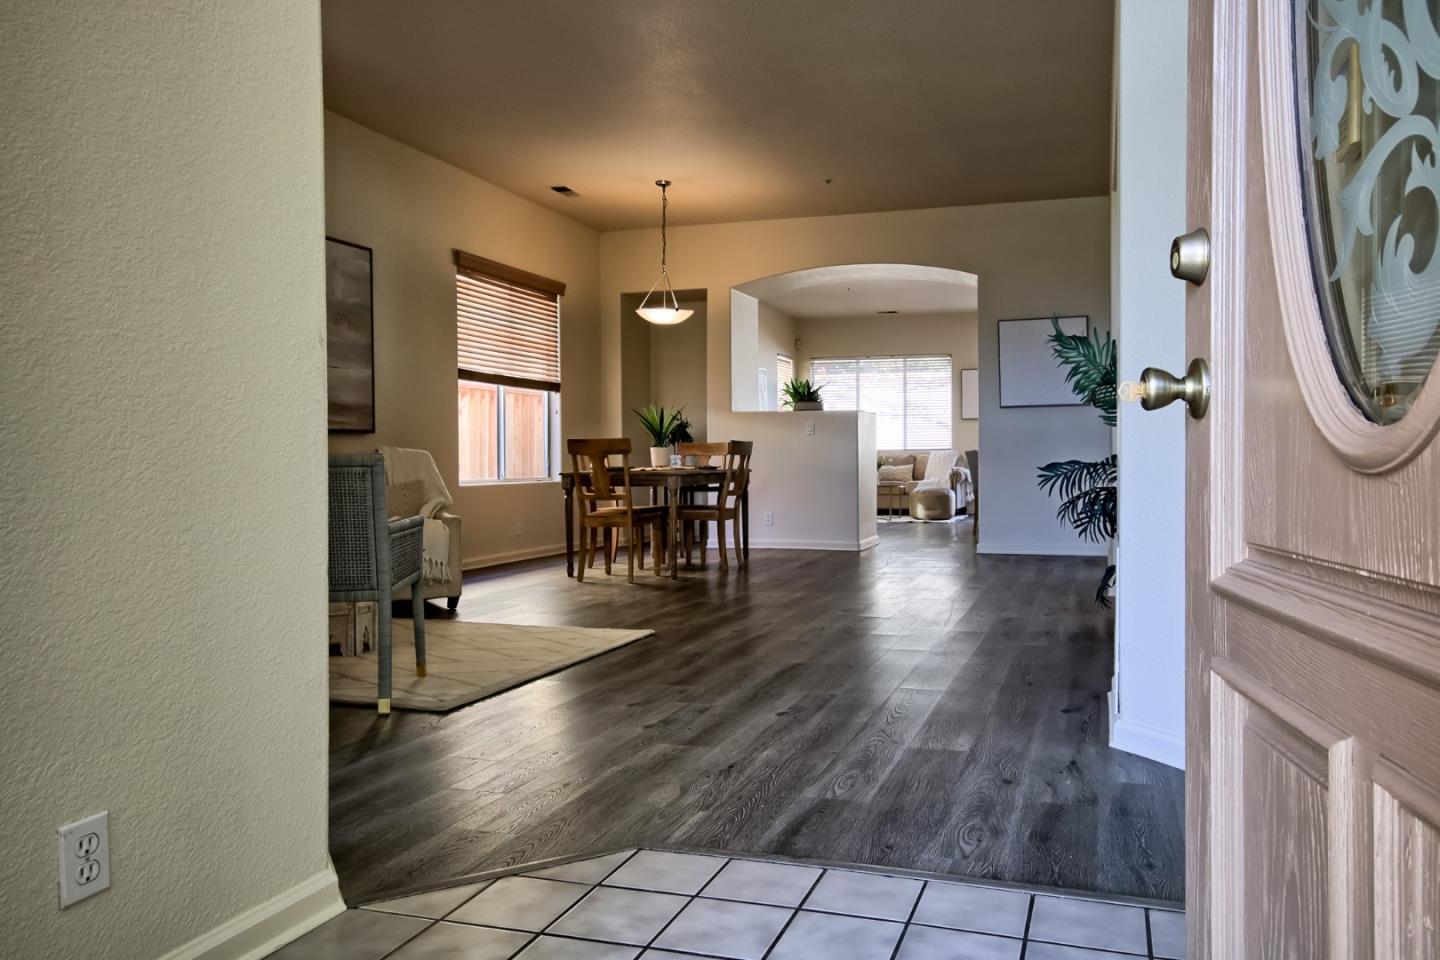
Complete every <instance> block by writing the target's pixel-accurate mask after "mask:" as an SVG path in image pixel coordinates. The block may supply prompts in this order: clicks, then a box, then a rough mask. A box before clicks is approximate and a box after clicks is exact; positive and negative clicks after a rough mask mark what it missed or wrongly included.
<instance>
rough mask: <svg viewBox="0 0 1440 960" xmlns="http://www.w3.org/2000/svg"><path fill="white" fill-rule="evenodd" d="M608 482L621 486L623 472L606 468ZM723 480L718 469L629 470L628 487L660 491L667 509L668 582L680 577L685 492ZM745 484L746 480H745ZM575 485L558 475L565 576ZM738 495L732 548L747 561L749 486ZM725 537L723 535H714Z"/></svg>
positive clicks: (569, 565)
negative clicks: (737, 523)
mask: <svg viewBox="0 0 1440 960" xmlns="http://www.w3.org/2000/svg"><path fill="white" fill-rule="evenodd" d="M610 477H611V482H613V483H615V484H616V485H617V486H618V485H619V484H621V483H623V482H624V468H623V467H618V466H616V467H611V468H610ZM724 480H725V471H724V470H723V469H721V468H720V467H631V468H630V485H631V486H632V487H650V488H651V489H654V490H656V491H661V490H663V491H664V493H665V499H666V501H667V503H668V505H669V507H670V523H669V531H670V544H671V549H670V579H672V580H675V579H678V578H679V576H680V562H679V556H680V551H679V549H678V547H679V543H680V504H681V502H682V501H683V499H684V496H685V494H686V493H687V492H689V493H694V492H701V491H706V490H711V491H713V490H718V488H719V487H720V485H721V484H722V483H723V482H724ZM747 480H748V478H747ZM579 482H580V483H583V484H588V483H589V482H590V477H589V474H582V475H581V476H580V478H579ZM575 483H576V476H575V474H574V472H573V471H569V470H567V471H564V472H562V473H561V474H560V489H561V490H563V491H564V493H565V575H566V576H567V577H573V576H575ZM741 491H742V492H741V494H740V543H738V544H736V545H735V548H736V551H737V552H738V553H739V554H740V556H741V558H742V559H743V560H744V561H745V562H746V563H748V562H749V560H750V484H749V483H748V482H747V483H745V484H744V485H743V486H742V487H741ZM717 535H718V536H722V537H723V536H725V531H724V530H720V531H718V532H717Z"/></svg>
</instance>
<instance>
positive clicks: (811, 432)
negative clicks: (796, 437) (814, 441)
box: [805, 420, 815, 437]
mask: <svg viewBox="0 0 1440 960" xmlns="http://www.w3.org/2000/svg"><path fill="white" fill-rule="evenodd" d="M805 436H807V437H813V436H815V421H814V420H806V421H805Z"/></svg>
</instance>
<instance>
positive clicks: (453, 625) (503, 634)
mask: <svg viewBox="0 0 1440 960" xmlns="http://www.w3.org/2000/svg"><path fill="white" fill-rule="evenodd" d="M654 632H655V631H654V630H601V629H595V628H590V627H531V626H518V625H513V624H508V623H469V622H466V621H464V620H426V621H425V652H426V661H427V663H428V666H429V676H425V677H417V676H415V633H414V631H413V630H412V629H411V627H410V621H409V620H408V619H401V618H398V617H397V618H396V619H395V620H394V621H393V625H392V632H391V650H392V655H391V664H392V669H393V676H392V681H391V690H392V692H391V706H392V707H396V708H399V709H401V710H426V711H430V712H432V713H440V712H443V711H445V710H453V709H455V708H456V707H458V706H462V705H464V704H467V703H472V702H474V701H476V700H480V699H482V698H484V697H488V696H492V695H493V694H497V693H500V692H501V691H502V690H509V689H511V688H512V687H518V686H520V684H522V683H528V682H529V681H531V680H535V679H537V678H539V677H543V676H545V675H547V674H550V673H554V672H555V671H556V670H562V669H564V668H565V667H568V666H571V665H572V664H576V663H579V662H580V661H582V660H589V659H590V658H591V657H595V656H599V655H600V654H602V653H605V652H606V651H609V650H614V649H615V648H616V647H623V646H625V645H626V644H627V643H634V642H635V641H636V640H639V639H641V638H643V637H648V636H650V635H651V634H653V633H654ZM376 666H377V664H376V657H375V654H373V653H371V654H366V655H364V656H360V657H331V658H330V700H331V702H332V703H358V704H365V705H367V706H373V705H374V703H375V697H376V680H375V670H376Z"/></svg>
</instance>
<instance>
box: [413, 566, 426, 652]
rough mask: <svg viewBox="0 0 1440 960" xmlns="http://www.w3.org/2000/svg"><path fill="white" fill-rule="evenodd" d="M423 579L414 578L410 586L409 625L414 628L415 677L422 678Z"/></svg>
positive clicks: (423, 650) (423, 642) (423, 649)
mask: <svg viewBox="0 0 1440 960" xmlns="http://www.w3.org/2000/svg"><path fill="white" fill-rule="evenodd" d="M424 579H425V577H424V575H423V574H422V575H421V576H418V577H416V578H415V582H414V583H413V584H411V585H410V625H411V626H412V627H414V628H415V676H417V677H423V676H425V673H426V667H425V597H424V596H422V595H421V590H422V589H423V588H424V584H423V583H422V581H423V580H424Z"/></svg>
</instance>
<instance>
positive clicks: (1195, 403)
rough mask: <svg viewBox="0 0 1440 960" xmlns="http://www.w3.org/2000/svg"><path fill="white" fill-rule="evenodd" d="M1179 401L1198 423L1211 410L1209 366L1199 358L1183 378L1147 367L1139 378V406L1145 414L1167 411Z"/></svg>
mask: <svg viewBox="0 0 1440 960" xmlns="http://www.w3.org/2000/svg"><path fill="white" fill-rule="evenodd" d="M1176 400H1179V401H1181V402H1182V403H1184V404H1185V406H1186V407H1188V408H1189V409H1190V416H1191V417H1192V418H1194V419H1196V420H1199V419H1200V418H1201V417H1203V416H1205V411H1207V410H1209V409H1210V366H1209V364H1207V363H1206V362H1205V361H1204V360H1201V359H1200V358H1199V357H1196V358H1195V359H1194V360H1191V361H1190V367H1189V368H1188V369H1187V370H1186V371H1185V376H1184V377H1177V376H1175V375H1174V374H1173V373H1167V372H1166V371H1164V370H1161V369H1160V368H1159V367H1146V368H1145V371H1144V372H1143V373H1141V374H1140V406H1142V407H1144V408H1145V409H1146V410H1159V409H1160V408H1161V407H1168V406H1170V404H1172V403H1174V402H1175V401H1176Z"/></svg>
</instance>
